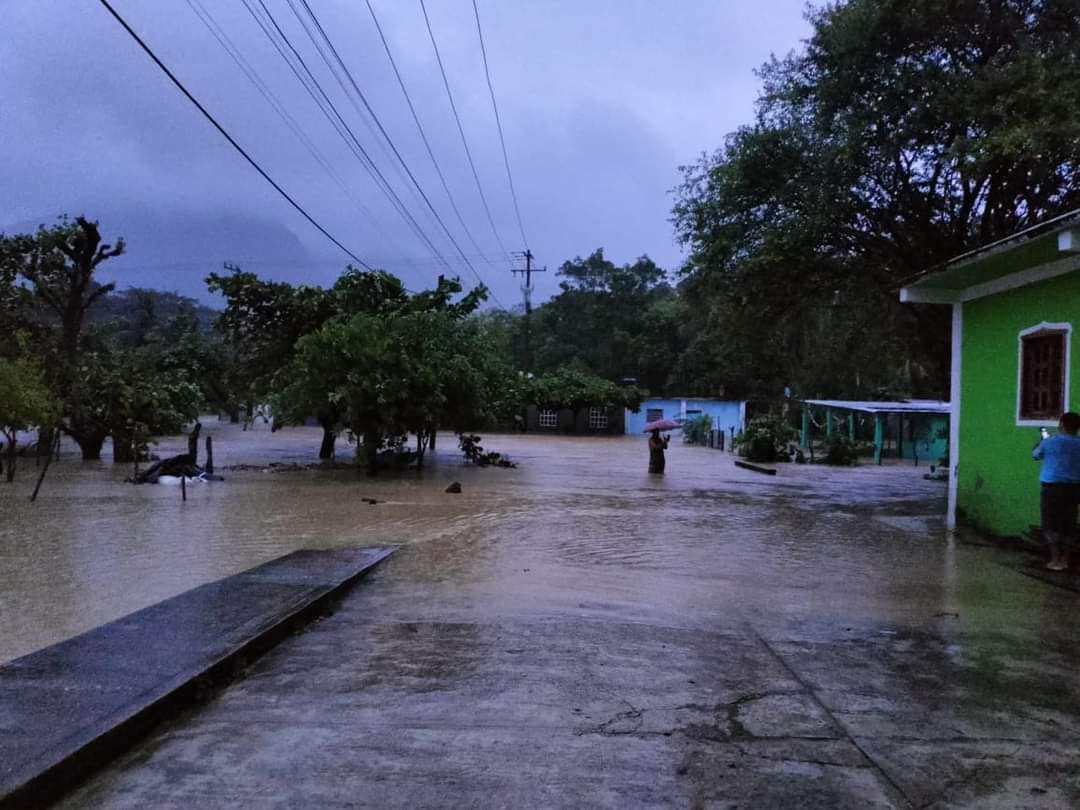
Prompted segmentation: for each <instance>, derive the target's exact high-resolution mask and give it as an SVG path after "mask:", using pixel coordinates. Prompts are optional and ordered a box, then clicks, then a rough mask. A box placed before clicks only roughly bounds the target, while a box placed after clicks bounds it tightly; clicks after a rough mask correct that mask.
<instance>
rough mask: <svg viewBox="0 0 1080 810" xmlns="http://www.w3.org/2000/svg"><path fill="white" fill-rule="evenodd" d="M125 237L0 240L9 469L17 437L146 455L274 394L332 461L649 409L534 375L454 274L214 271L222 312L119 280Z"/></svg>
mask: <svg viewBox="0 0 1080 810" xmlns="http://www.w3.org/2000/svg"><path fill="white" fill-rule="evenodd" d="M125 249H126V246H125V244H124V242H123V240H117V241H116V242H115V243H111V244H110V243H107V242H105V241H104V240H103V238H102V234H101V229H100V227H99V225H98V224H97V223H95V222H91V221H89V220H87V219H85V218H82V217H79V218H77V219H75V220H73V221H69V220H66V219H64V220H61V221H60V222H59V223H58V224H57V225H55V226H52V227H45V226H42V227H41V228H40V229H39V230H38V231H37V233H36V234H16V235H12V236H0V334H2V335H3V336H4V340H3V341H0V427H2V428H3V430H4V436H5V444H6V445H7V449H8V450H9V453H8V456H9V458H8V461H7V471H8V475H9V476H10V475H11V474H12V472H13V469H14V461H15V457H14V451H15V436H16V433H17V432H18V431H23V430H27V429H29V428H31V427H34V428H37V429H38V433H39V447H40V448H42V449H45V450H47V449H48V448H50V447H52V444H51V442H52V438H53V436H54V435H55V433H56V431H57V430H60V431H63V432H64V433H67V434H68V435H70V436H71V437H72V438H73V439H74V440H75V441H76V442H77V443H78V445H79V447H80V448H81V450H82V456H83V458H84V459H97V458H100V456H101V452H102V448H103V446H104V444H105V441H106V439H108V438H110V437H111V439H112V449H113V459H114V461H117V462H132V461H134V460H135V459H136V457H137V455H138V454H139V453H140V448H142V447H143V445H144V444H145V443H146V442H147V441H148V440H149V439H151V438H152V437H154V436H157V435H161V434H168V433H176V432H179V431H180V430H181V429H182V428H183V427H184V426H185V425H186V424H189V423H190V422H192V421H193V420H195V419H196V418H197V416H198V414H199V413H201V412H205V411H206V410H211V411H217V412H219V413H222V412H224V413H229V414H232V415H233V417H234V418H235V419H239V418H240V417H241V414H243V416H244V418H246V419H249V420H250V419H251V418H252V415H253V412H254V411H255V408H256V405H257V404H266V403H268V404H269V405H270V407H271V411H272V413H273V415H274V424H275V427H283V426H287V425H295V424H302V423H305V422H307V421H308V420H309V419H314V420H316V421H317V422H318V423H319V424H320V425H321V426H322V429H323V439H322V443H321V447H320V448H319V456H320V457H321V458H329V457H330V456H332V455H333V451H334V446H335V442H336V439H337V437H338V436H340V435H342V434H347V435H348V436H349V437H350V439H352V440H353V441H354V443H355V445H356V449H357V461H358V462H362V463H363V464H364V465H366V468H367V469H368V470H369V471H370V472H372V473H374V472H376V470H377V467H378V463H379V451H380V450H382V449H385V448H394V449H400V448H401V447H402V445H403V444H404V442H405V441H406V440H407V439H409V438H411V437H414V438H415V441H416V449H415V451H414V456H415V457H416V458H417V459H418V461H419V462H420V463H422V462H423V457H424V452H425V450H426V448H427V447H428V445H429V443H430V441H431V440H432V437H433V436H434V434H435V431H436V430H437V429H439V428H442V429H451V430H454V431H456V432H458V433H459V434H465V433H466V431H469V430H472V429H475V428H480V427H487V426H491V425H500V424H501V425H513V424H515V423H520V419H515V416H516V415H517V416H520V414H521V412H522V410H523V409H524V408H525V407H526V406H528V405H537V406H540V407H549V408H559V409H561V408H569V409H571V410H574V411H580V410H581V409H582V408H584V407H587V406H591V405H607V406H613V407H622V406H630V407H636V405H637V404H638V403H639V402H640V400H641V398H642V396H643V393H644V392H643V391H641V390H640V389H639V388H637V387H636V386H633V385H616V384H614V383H612V382H609V381H608V380H605V379H603V378H602V377H600V376H598V375H596V374H591V373H588V372H587V371H586V370H585V369H583V368H571V367H560V368H559V369H557V370H555V371H553V373H549V374H541V375H535V376H534V375H524V374H522V373H521V372H520V370H519V369H517V368H515V367H514V364H513V357H512V354H513V352H512V347H511V343H510V339H509V331H508V329H507V328H506V324H507V323H512V322H513V316H500V315H499V314H488V315H479V314H478V308H479V307H480V305H481V304H482V303H483V302H484V300H485V299H486V298H487V294H488V293H487V290H486V289H485V288H484V287H483V286H481V287H477V288H476V289H473V290H471V291H467V292H466V291H464V290H463V288H462V286H461V284H460V282H459V281H458V280H457V279H444V278H441V277H440V279H439V280H438V283H437V285H436V286H435V287H434V288H433V289H429V290H424V291H421V292H419V293H410V292H408V291H406V290H405V288H404V286H403V285H402V283H401V281H400V280H399V279H397V278H396V277H394V276H393V275H391V274H389V273H385V272H381V271H370V272H365V271H360V270H356V269H355V268H352V267H347V268H346V269H345V271H344V272H343V273H342V274H341V276H340V277H339V278H338V279H337V281H336V282H335V283H334V285H333V286H332V287H330V288H321V287H315V286H310V285H293V284H288V283H284V282H274V281H268V280H265V279H262V278H259V277H258V276H257V275H255V274H254V273H249V272H243V271H236V272H232V273H229V274H227V275H221V274H217V273H212V274H211V275H210V276H208V278H207V284H208V287H209V289H210V290H211V291H213V292H216V293H219V294H220V295H221V296H222V297H223V298H224V302H225V306H224V309H223V310H222V311H213V310H209V309H208V308H206V307H200V306H198V305H196V304H195V303H194V302H193V301H190V300H188V299H184V298H182V297H180V296H177V295H175V294H171V293H158V292H155V291H152V290H141V289H133V290H125V291H123V292H116V291H115V290H114V289H113V285H112V284H101V283H100V282H99V281H98V278H99V277H100V276H101V271H100V267H101V265H102V264H103V263H104V262H106V261H108V259H110V258H112V257H114V256H117V255H120V254H121V253H123V252H124V251H125Z"/></svg>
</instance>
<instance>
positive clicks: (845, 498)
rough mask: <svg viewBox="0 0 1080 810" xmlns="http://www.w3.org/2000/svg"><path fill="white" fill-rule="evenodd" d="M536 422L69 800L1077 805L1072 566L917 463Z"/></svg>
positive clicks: (1078, 659)
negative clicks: (1063, 567) (254, 656)
mask: <svg viewBox="0 0 1080 810" xmlns="http://www.w3.org/2000/svg"><path fill="white" fill-rule="evenodd" d="M543 441H545V440H543V439H534V438H528V439H506V440H505V441H504V442H503V443H501V446H497V447H495V448H494V449H501V450H510V452H511V454H512V455H515V456H516V458H517V459H518V460H519V462H520V466H519V468H518V469H517V470H484V471H482V472H481V474H474V473H471V472H470V473H468V474H467V477H462V480H463V481H464V482H465V492H464V493H463V494H462V495H460V496H452V495H447V496H446V498H448V499H450V498H458V499H460V500H459V501H454V507H453V513H452V515H450V516H448V517H447V518H446V520H445V521H444V522H443V523H442V524H441V525H440V526H439V527H438V529H437V530H432V531H429V532H427V533H426V534H425V535H424V536H423V537H420V538H417V540H416V541H415V542H413V543H411V544H409V545H407V546H406V547H404V548H403V549H401V550H400V551H399V552H398V553H397V554H396V555H395V556H394V557H393V558H391V559H390V560H389V561H388V562H387V563H385V564H384V565H383V566H382V567H381V568H380V569H378V570H377V571H376V572H375V573H374V574H372V576H371V577H370V578H369V579H368V580H367V581H366V582H365V583H364V584H363V585H362V586H361V587H360V588H359V589H358V590H356V591H355V592H354V593H353V594H352V595H351V596H350V597H349V598H348V599H347V600H346V601H345V602H344V603H343V604H342V605H341V606H340V608H339V610H338V611H337V612H336V613H335V614H334V615H332V616H330V617H328V618H326V619H324V620H323V621H321V622H319V623H318V624H316V625H314V626H312V627H311V628H310V629H309V630H307V631H306V632H304V633H302V634H301V635H298V636H296V637H294V638H292V639H290V640H289V641H287V642H286V643H284V644H282V645H281V646H280V647H279V648H277V649H276V650H274V651H273V652H271V653H270V654H268V655H266V656H265V657H264V658H262V659H260V660H259V661H258V662H256V663H255V664H254V665H253V666H252V667H251V668H250V670H249V671H248V672H247V674H246V676H245V677H244V678H242V679H241V680H238V681H237V682H235V683H234V684H233V685H231V686H230V687H228V688H227V689H225V690H224V691H223V692H222V693H221V694H219V695H218V696H217V697H216V698H214V699H213V700H211V701H210V702H209V703H207V704H206V705H204V706H201V707H199V708H197V709H194V710H192V711H190V712H189V713H188V714H187V715H186V716H184V717H183V718H181V720H179V721H178V722H176V723H173V724H171V725H169V726H167V727H163V728H161V729H160V730H159V732H158V733H156V734H155V735H154V736H152V737H151V738H149V739H147V740H146V741H144V742H142V743H140V744H139V745H137V746H136V747H135V749H134V750H132V752H131V753H130V754H129V755H127V756H126V757H125V758H124V759H122V760H121V761H119V762H117V763H116V765H115V766H114V767H112V768H110V769H109V770H107V771H106V772H103V773H102V774H100V775H99V776H98V777H96V778H95V779H94V780H93V781H91V782H90V783H88V784H87V785H85V786H84V787H82V788H81V789H79V790H78V791H77V792H76V793H75V794H73V795H71V796H70V797H69V798H68V800H67V801H66V802H64V803H63V806H64V807H69V808H76V807H78V808H85V807H93V808H146V807H154V808H163V809H164V808H185V809H186V808H191V807H199V808H207V807H230V808H233V807H260V808H262V807H281V808H285V807H330V808H339V807H340V808H346V807H380V808H389V807H408V808H421V807H479V808H489V807H490V808H495V807H513V808H532V807H545V808H546V807H611V808H636V807H691V808H707V807H716V808H720V807H723V808H735V807H743V808H750V807H799V808H805V807H858V808H867V807H972V808H993V807H1002V808H1017V807H1033V808H1036V807H1037V808H1043V807H1048V808H1049V807H1063V808H1064V807H1076V806H1080V768H1078V767H1077V765H1076V763H1077V755H1078V753H1080V645H1078V643H1077V642H1078V641H1080V628H1078V626H1077V618H1078V616H1080V612H1078V610H1077V605H1078V604H1080V603H1078V601H1077V600H1078V595H1077V593H1076V592H1074V591H1072V590H1069V589H1068V588H1069V587H1071V585H1073V584H1075V582H1074V581H1073V580H1071V579H1070V578H1068V577H1062V578H1060V579H1039V578H1036V577H1035V576H1034V575H1035V574H1036V572H1037V570H1038V569H1037V560H1036V559H1035V558H1029V557H1027V556H1025V555H1023V554H1020V553H1017V552H1006V551H1002V550H999V549H996V548H993V547H988V546H984V545H979V544H977V543H975V542H973V538H970V537H969V538H966V539H965V538H964V537H963V536H961V537H960V538H957V539H949V538H947V537H946V536H945V533H944V531H943V529H942V525H941V518H940V515H941V513H942V511H943V509H944V503H943V495H944V492H943V485H942V484H940V483H936V482H928V481H924V480H923V479H922V477H921V472H922V470H915V469H913V468H911V467H907V466H885V467H873V466H865V467H859V468H855V469H843V470H830V469H826V468H820V467H814V468H810V467H801V466H800V467H794V466H791V467H785V468H783V469H781V471H780V474H779V475H777V476H776V477H775V478H766V477H764V476H759V475H756V474H755V473H752V472H747V471H742V470H737V469H735V468H734V467H733V466H732V464H731V457H730V456H727V455H724V454H720V453H716V452H714V451H708V450H703V449H701V450H699V449H693V448H684V447H673V449H672V451H670V453H669V458H668V474H667V475H666V476H664V477H663V478H658V477H650V476H648V475H647V474H646V473H645V462H646V458H645V456H646V451H645V449H644V444H643V443H641V442H637V441H635V440H633V439H621V440H610V441H605V440H597V441H593V442H590V441H588V440H565V439H550V440H547V441H548V442H549V443H548V444H546V445H545V444H543ZM493 444H494V445H499V444H500V443H499V442H494V443H493ZM448 469H451V468H449V467H447V468H444V469H443V470H442V471H441V472H440V473H439V474H438V476H436V477H437V478H440V479H445V478H446V477H447V476H448V475H451V474H452V470H451V472H447V470H448ZM438 483H440V484H441V483H442V480H439V481H438ZM413 486H415V484H414V485H413ZM379 508H380V506H374V507H372V509H379ZM328 519H332V516H328ZM357 531H358V538H359V539H362V540H364V541H365V542H369V543H378V542H380V537H378V536H366V535H365V534H364V528H363V526H357Z"/></svg>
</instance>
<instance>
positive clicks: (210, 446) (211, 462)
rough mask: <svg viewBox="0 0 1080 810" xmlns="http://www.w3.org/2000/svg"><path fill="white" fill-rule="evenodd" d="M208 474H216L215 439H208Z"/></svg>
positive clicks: (209, 437)
mask: <svg viewBox="0 0 1080 810" xmlns="http://www.w3.org/2000/svg"><path fill="white" fill-rule="evenodd" d="M206 474H207V475H213V474H214V437H213V436H207V437H206Z"/></svg>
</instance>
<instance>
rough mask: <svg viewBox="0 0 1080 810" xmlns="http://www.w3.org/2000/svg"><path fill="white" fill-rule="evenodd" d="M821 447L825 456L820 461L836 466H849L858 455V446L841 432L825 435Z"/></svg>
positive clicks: (854, 461)
mask: <svg viewBox="0 0 1080 810" xmlns="http://www.w3.org/2000/svg"><path fill="white" fill-rule="evenodd" d="M822 447H823V448H824V450H825V458H823V459H822V461H823V462H824V463H825V464H832V465H834V466H837V467H846V466H851V465H852V464H855V463H856V460H857V459H858V456H859V452H858V446H857V445H856V444H855V442H853V441H852V440H851V439H849V438H848V437H847V436H845V435H844V434H843V433H833V434H832V435H831V436H826V437H825V442H824V444H823V445H822Z"/></svg>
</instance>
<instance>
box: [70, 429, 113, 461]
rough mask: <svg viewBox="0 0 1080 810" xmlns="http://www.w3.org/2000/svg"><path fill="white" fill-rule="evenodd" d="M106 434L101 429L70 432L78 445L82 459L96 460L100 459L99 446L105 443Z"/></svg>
mask: <svg viewBox="0 0 1080 810" xmlns="http://www.w3.org/2000/svg"><path fill="white" fill-rule="evenodd" d="M108 435H109V434H108V433H106V432H105V431H103V430H90V431H87V432H85V433H82V432H80V433H79V434H77V435H76V434H74V433H72V434H71V437H72V438H73V439H74V440H75V442H76V444H78V445H79V449H80V450H81V451H82V458H83V461H98V460H100V459H101V446H102V445H103V444H105V438H106V437H107V436H108Z"/></svg>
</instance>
